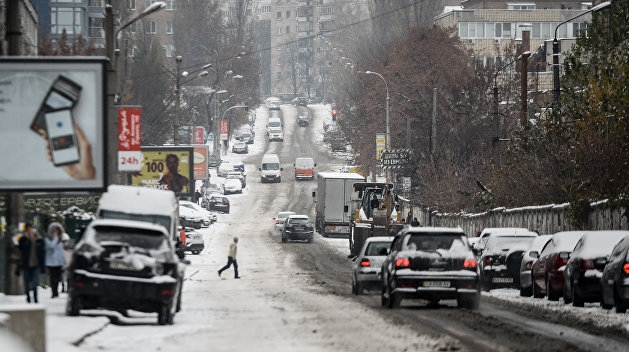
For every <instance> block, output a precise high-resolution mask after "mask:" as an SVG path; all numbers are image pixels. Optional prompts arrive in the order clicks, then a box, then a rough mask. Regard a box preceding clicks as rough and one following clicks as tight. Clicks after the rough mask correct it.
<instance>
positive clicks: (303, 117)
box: [297, 115, 310, 126]
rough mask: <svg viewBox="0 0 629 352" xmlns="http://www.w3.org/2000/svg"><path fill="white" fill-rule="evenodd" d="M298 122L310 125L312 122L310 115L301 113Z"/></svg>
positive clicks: (300, 124) (301, 124)
mask: <svg viewBox="0 0 629 352" xmlns="http://www.w3.org/2000/svg"><path fill="white" fill-rule="evenodd" d="M297 123H298V124H299V126H308V125H309V124H310V116H308V115H299V117H297Z"/></svg>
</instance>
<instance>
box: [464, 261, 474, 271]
mask: <svg viewBox="0 0 629 352" xmlns="http://www.w3.org/2000/svg"><path fill="white" fill-rule="evenodd" d="M463 267H464V268H465V269H476V260H474V259H465V261H464V262H463Z"/></svg>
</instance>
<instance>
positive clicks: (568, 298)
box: [563, 282, 572, 304]
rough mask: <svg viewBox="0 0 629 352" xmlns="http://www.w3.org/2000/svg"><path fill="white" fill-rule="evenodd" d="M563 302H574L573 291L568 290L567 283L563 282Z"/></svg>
mask: <svg viewBox="0 0 629 352" xmlns="http://www.w3.org/2000/svg"><path fill="white" fill-rule="evenodd" d="M563 303H565V304H570V303H572V293H570V292H568V290H567V286H566V283H565V282H564V283H563Z"/></svg>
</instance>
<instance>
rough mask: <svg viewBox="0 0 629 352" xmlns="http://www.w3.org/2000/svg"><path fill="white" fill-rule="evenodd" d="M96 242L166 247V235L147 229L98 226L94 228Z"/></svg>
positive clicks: (150, 247)
mask: <svg viewBox="0 0 629 352" xmlns="http://www.w3.org/2000/svg"><path fill="white" fill-rule="evenodd" d="M95 230H96V232H95V234H94V238H95V239H96V241H97V242H99V243H103V242H122V243H128V244H129V245H130V246H133V247H140V248H146V249H161V248H163V247H166V246H167V244H166V237H164V235H163V234H162V233H160V232H156V231H153V230H147V229H137V228H126V227H115V226H99V227H96V228H95Z"/></svg>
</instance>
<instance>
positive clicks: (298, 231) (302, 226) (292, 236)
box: [282, 215, 314, 243]
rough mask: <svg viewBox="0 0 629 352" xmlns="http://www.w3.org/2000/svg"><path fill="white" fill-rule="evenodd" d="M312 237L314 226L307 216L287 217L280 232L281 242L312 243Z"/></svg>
mask: <svg viewBox="0 0 629 352" xmlns="http://www.w3.org/2000/svg"><path fill="white" fill-rule="evenodd" d="M313 237H314V224H313V223H312V221H310V218H308V215H289V216H288V217H287V218H286V221H285V222H284V229H283V230H282V242H284V243H286V242H288V241H293V240H299V241H306V242H308V243H312V240H313Z"/></svg>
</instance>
